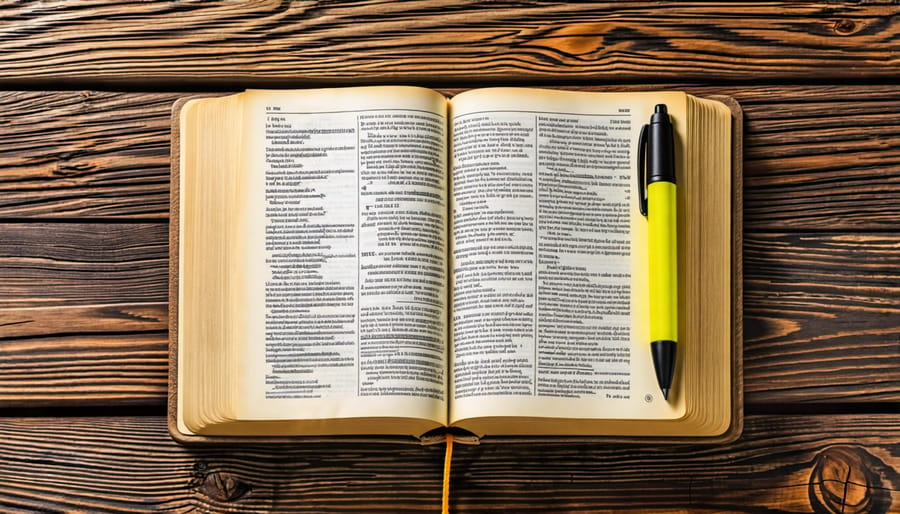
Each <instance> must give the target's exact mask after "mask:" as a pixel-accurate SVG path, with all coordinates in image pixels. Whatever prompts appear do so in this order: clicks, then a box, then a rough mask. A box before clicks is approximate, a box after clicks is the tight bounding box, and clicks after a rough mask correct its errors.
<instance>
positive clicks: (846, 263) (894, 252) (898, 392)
mask: <svg viewBox="0 0 900 514" xmlns="http://www.w3.org/2000/svg"><path fill="white" fill-rule="evenodd" d="M743 257H744V386H745V387H744V391H745V399H746V401H747V403H798V402H829V401H831V402H841V401H844V402H849V401H857V402H873V401H894V402H896V401H900V304H898V303H897V299H898V298H900V274H898V272H897V270H898V269H900V233H896V232H893V233H878V234H751V235H747V234H745V237H744V254H743Z"/></svg>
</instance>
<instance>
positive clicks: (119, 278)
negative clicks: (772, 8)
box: [0, 223, 900, 406]
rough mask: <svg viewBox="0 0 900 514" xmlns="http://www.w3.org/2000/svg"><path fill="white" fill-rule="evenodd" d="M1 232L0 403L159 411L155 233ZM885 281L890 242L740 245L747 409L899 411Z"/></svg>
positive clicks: (16, 227)
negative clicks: (800, 406) (71, 388)
mask: <svg viewBox="0 0 900 514" xmlns="http://www.w3.org/2000/svg"><path fill="white" fill-rule="evenodd" d="M0 230H3V233H4V236H5V237H4V238H3V239H0V283H2V284H4V291H5V293H6V294H5V295H4V298H3V301H2V303H0V341H2V346H0V356H2V357H3V359H0V360H5V361H7V363H6V365H5V366H6V367H2V366H0V403H6V404H15V405H18V406H26V405H28V404H29V402H39V403H41V404H42V405H59V406H67V405H68V406H71V405H78V404H80V403H93V404H96V403H98V402H102V401H109V402H110V404H113V403H130V404H148V405H158V404H162V402H163V400H164V398H163V396H164V391H165V377H166V375H165V365H164V363H163V362H162V359H164V357H165V350H166V346H165V337H164V332H163V331H164V330H165V328H166V322H167V318H166V311H165V310H166V305H167V303H166V295H167V293H166V288H167V277H168V275H167V269H166V266H167V259H166V255H165V249H166V247H167V233H166V230H167V227H166V226H165V225H164V224H155V223H146V224H121V223H111V224H102V223H96V224H88V223H83V224H78V223H20V224H8V225H0ZM897 269H900V234H898V233H896V232H885V233H881V232H878V233H859V234H841V233H836V234H827V233H799V234H784V233H775V234H769V233H747V234H746V236H745V242H744V313H745V316H744V317H745V319H744V337H745V343H744V357H745V365H744V374H745V391H746V399H747V403H748V404H750V405H752V404H757V405H768V404H776V403H784V402H790V403H797V402H822V403H842V402H849V401H853V402H862V403H877V402H887V401H900V352H898V341H900V315H898V314H900V307H898V305H897V302H896V299H897V298H898V297H900V276H898V274H897V273H896V270H897ZM148 345H149V346H148ZM135 346H139V347H140V348H141V350H140V351H144V350H145V349H147V348H149V347H152V348H150V349H149V350H147V351H149V352H150V353H148V354H146V355H145V356H146V357H147V358H149V359H150V360H151V361H152V362H153V363H152V364H150V365H148V367H146V368H145V367H142V366H143V365H142V364H141V363H139V362H136V361H135V359H134V352H135V351H136V350H135ZM85 353H89V354H92V355H93V354H96V355H98V357H97V359H96V360H84V359H82V358H81V356H82V355H84V354H85ZM66 361H71V362H73V363H76V364H73V365H72V366H67V365H66V364H65V363H66ZM135 367H136V368H138V369H137V370H135V369H133V368H135ZM119 369H121V370H123V372H124V373H125V374H124V375H123V376H122V378H121V380H119V379H118V378H117V377H118V376H119V375H117V373H118V371H119ZM2 371H6V373H3V372H2ZM66 379H68V380H71V381H73V382H75V383H78V384H80V386H79V389H78V391H77V394H67V393H64V392H63V391H62V389H61V386H60V384H61V383H62V382H63V381H65V380H66ZM117 380H119V381H118V382H117ZM114 391H116V392H114ZM129 395H132V396H129Z"/></svg>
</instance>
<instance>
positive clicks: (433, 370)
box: [170, 87, 740, 440]
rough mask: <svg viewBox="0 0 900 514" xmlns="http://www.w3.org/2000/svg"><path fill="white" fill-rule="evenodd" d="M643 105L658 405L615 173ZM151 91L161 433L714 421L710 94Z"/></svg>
mask: <svg viewBox="0 0 900 514" xmlns="http://www.w3.org/2000/svg"><path fill="white" fill-rule="evenodd" d="M658 103H664V104H666V105H667V106H668V112H669V113H670V115H671V118H672V122H673V126H674V131H675V134H676V137H675V156H676V163H677V174H678V195H679V196H678V199H677V203H678V212H679V219H678V238H679V240H678V245H679V248H678V253H679V269H678V275H679V277H680V282H681V284H682V286H681V288H680V292H679V298H678V301H679V306H680V320H679V324H680V329H679V332H680V333H679V337H680V346H679V355H678V360H677V363H676V372H677V373H676V377H677V378H676V380H675V382H674V384H673V388H672V392H671V394H670V396H669V399H668V401H667V400H665V399H664V398H663V397H662V395H661V394H660V391H659V387H658V385H657V383H656V378H655V374H654V370H653V364H652V362H651V357H650V351H649V348H648V343H649V334H648V328H647V327H648V324H649V321H648V309H647V303H648V294H649V293H648V287H649V286H648V283H647V273H646V269H647V228H646V220H645V219H644V218H643V217H642V216H641V215H640V213H639V212H638V206H637V196H638V191H637V183H636V180H635V165H636V151H637V147H636V141H637V138H638V134H639V132H640V129H641V126H642V124H643V123H646V121H647V120H648V119H649V117H650V114H651V113H652V112H653V108H654V105H655V104H658ZM174 112H175V118H174V120H173V127H174V129H175V131H174V137H175V140H174V143H173V150H174V151H173V184H172V191H173V195H172V215H171V218H172V249H171V252H172V264H171V279H172V280H171V292H170V297H171V306H170V309H171V313H170V324H171V330H170V338H171V348H172V349H171V352H172V353H171V363H172V366H171V376H170V387H171V393H172V394H171V395H170V404H171V417H170V429H171V431H172V433H173V436H175V437H176V438H177V439H186V440H189V439H190V438H191V437H200V438H203V437H206V438H209V437H211V438H215V437H218V436H255V437H263V436H297V435H319V436H321V435H329V436H330V435H347V434H368V435H404V436H413V437H420V436H422V434H425V433H426V432H429V431H431V430H434V429H436V428H440V427H456V428H459V429H461V430H466V431H468V432H471V433H472V434H474V435H476V436H478V437H482V436H522V435H555V436H562V435H566V436H587V435H590V436H623V437H634V436H655V437H707V438H715V437H723V436H728V434H734V433H735V431H736V430H738V431H739V430H740V426H739V425H740V423H739V411H740V383H739V380H740V370H739V367H740V364H739V361H740V330H739V328H737V327H736V323H739V321H738V320H739V316H737V318H736V316H735V314H736V313H737V314H738V315H739V302H740V295H739V289H738V288H739V287H740V285H739V259H738V258H737V257H736V256H735V249H736V248H737V249H738V250H739V248H740V247H739V246H736V245H738V244H739V234H740V223H739V218H738V223H736V224H735V223H734V221H735V212H736V211H738V210H739V209H737V208H736V207H735V198H736V196H735V195H739V182H738V183H737V189H738V192H737V193H736V192H735V188H736V182H735V181H736V180H737V181H739V173H738V172H736V170H735V168H734V163H735V162H739V159H738V158H736V157H738V156H736V155H735V148H739V146H738V145H736V144H735V140H736V138H737V137H738V135H737V134H736V133H735V129H734V126H735V124H734V119H735V112H737V113H738V115H739V110H737V108H736V106H735V104H732V106H731V107H729V105H726V103H722V102H720V101H717V100H712V99H703V98H697V97H694V96H691V95H687V94H684V93H677V92H653V93H643V92H642V93H597V92H580V91H551V90H537V89H523V88H487V89H477V90H471V91H467V92H464V93H461V94H458V95H456V96H455V97H453V98H452V100H450V99H448V98H446V97H445V96H443V95H441V94H439V93H438V92H435V91H432V90H428V89H422V88H413V87H365V88H344V89H320V90H303V91H247V92H245V93H241V94H236V95H231V96H226V97H218V98H200V99H190V100H187V101H182V102H179V104H177V106H176V109H175V111H174ZM737 127H738V129H737V131H738V132H739V124H737ZM738 216H739V214H738ZM736 309H737V310H736ZM736 362H737V363H736Z"/></svg>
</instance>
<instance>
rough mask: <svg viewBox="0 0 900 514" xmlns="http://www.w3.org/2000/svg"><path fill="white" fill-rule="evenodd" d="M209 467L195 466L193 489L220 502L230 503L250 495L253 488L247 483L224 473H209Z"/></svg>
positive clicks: (204, 464) (202, 464) (199, 463)
mask: <svg viewBox="0 0 900 514" xmlns="http://www.w3.org/2000/svg"><path fill="white" fill-rule="evenodd" d="M207 469H208V467H207V465H206V463H204V462H198V463H197V464H195V465H194V473H193V477H192V479H191V484H190V485H191V487H193V488H195V489H196V490H197V492H199V493H200V494H203V495H204V496H206V497H208V498H210V499H212V500H216V501H220V502H230V501H234V500H237V499H239V498H241V497H242V496H244V495H245V494H247V493H249V492H250V490H251V487H250V485H249V484H247V483H246V482H244V481H242V480H240V479H239V478H237V477H235V476H234V475H232V474H231V473H227V472H224V471H213V472H207Z"/></svg>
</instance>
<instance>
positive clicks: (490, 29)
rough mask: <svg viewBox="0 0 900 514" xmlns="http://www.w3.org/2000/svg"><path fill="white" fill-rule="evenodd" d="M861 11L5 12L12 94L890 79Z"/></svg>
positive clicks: (218, 7)
mask: <svg viewBox="0 0 900 514" xmlns="http://www.w3.org/2000/svg"><path fill="white" fill-rule="evenodd" d="M897 16H898V10H897V8H896V6H893V5H878V4H872V3H869V2H866V3H858V2H828V3H814V2H797V3H793V2H784V3H779V2H775V3H772V2H741V4H740V5H735V4H734V3H724V2H704V3H691V4H675V3H670V4H661V3H659V2H614V3H593V4H574V5H573V4H570V3H568V2H560V3H539V2H527V1H523V2H503V3H496V2H483V1H482V2H477V1H469V2H460V1H457V0H453V1H450V0H420V1H415V2H389V1H384V0H371V1H357V2H349V3H341V2H337V3H325V2H278V1H274V0H268V1H259V2H237V3H235V2H228V1H215V2H136V1H116V2H105V1H99V0H93V1H89V2H53V3H42V2H38V3H18V2H14V3H8V4H4V6H3V7H2V9H0V33H2V34H3V38H2V39H0V50H2V51H0V81H3V82H5V83H6V84H7V88H18V87H22V86H26V85H27V86H30V87H40V88H44V89H47V88H50V89H52V88H54V87H56V85H57V84H59V81H61V80H64V81H65V83H66V84H67V85H69V86H76V87H79V86H77V85H79V84H84V85H86V86H87V87H98V85H103V84H108V85H126V86H128V87H132V88H133V87H135V84H153V85H155V86H157V87H158V86H160V85H167V84H178V85H179V86H181V87H183V85H184V84H194V85H218V86H219V87H221V85H223V84H228V85H233V84H249V83H252V84H254V85H256V86H257V87H258V86H275V85H277V86H285V85H299V84H314V83H318V84H320V83H328V84H329V85H334V84H336V83H345V84H347V83H358V82H359V81H360V80H365V81H367V82H395V81H409V80H415V81H423V80H425V81H430V82H432V83H443V84H446V83H448V82H454V83H459V82H460V81H470V82H478V83H485V82H489V81H494V82H510V81H523V80H535V79H543V80H553V81H558V80H561V79H562V80H570V81H571V80H579V81H590V82H601V83H621V82H623V81H642V82H648V81H652V82H656V83H659V82H672V81H685V80H700V81H709V80H710V79H711V78H714V80H716V81H722V80H732V81H733V80H750V81H756V80H761V79H768V80H772V79H778V80H789V79H800V80H810V79H831V78H833V77H836V76H841V77H851V78H855V79H862V78H868V79H874V78H879V79H889V78H896V77H897V76H898V69H900V53H898V43H897V42H898V40H900V38H898V32H900V28H898V27H900V24H898V23H897Z"/></svg>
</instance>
